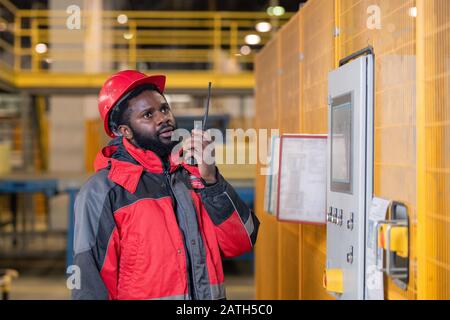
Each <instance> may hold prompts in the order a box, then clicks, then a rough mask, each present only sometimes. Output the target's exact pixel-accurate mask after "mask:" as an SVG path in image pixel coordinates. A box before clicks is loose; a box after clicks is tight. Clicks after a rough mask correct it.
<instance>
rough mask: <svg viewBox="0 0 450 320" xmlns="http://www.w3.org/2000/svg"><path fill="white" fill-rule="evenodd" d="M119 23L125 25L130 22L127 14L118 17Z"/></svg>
mask: <svg viewBox="0 0 450 320" xmlns="http://www.w3.org/2000/svg"><path fill="white" fill-rule="evenodd" d="M117 22H118V23H120V24H125V23H127V22H128V17H127V15H126V14H119V15H118V16H117Z"/></svg>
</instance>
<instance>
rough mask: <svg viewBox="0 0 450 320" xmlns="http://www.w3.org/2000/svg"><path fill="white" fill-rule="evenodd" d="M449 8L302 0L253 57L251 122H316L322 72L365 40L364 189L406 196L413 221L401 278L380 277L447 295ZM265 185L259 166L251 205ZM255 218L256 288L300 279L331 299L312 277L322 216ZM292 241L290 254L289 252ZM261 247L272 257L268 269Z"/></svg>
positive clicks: (321, 246) (390, 1)
mask: <svg viewBox="0 0 450 320" xmlns="http://www.w3.org/2000/svg"><path fill="white" fill-rule="evenodd" d="M370 6H378V8H379V9H380V11H379V12H380V16H379V18H380V25H379V26H375V27H374V26H373V25H371V24H370V21H371V20H370V18H371V14H373V13H375V12H373V13H370V10H369V13H368V8H369V7H370ZM375 8H376V7H375ZM416 8H417V16H416V15H415V14H414V13H415V12H416V11H415V10H416ZM449 16H450V2H449V1H447V0H336V1H335V2H333V1H330V0H310V1H308V3H307V4H306V5H305V6H304V7H303V8H302V9H301V10H300V12H299V13H298V14H297V15H296V16H295V17H294V18H293V20H291V21H290V22H289V23H288V24H287V25H285V27H284V28H283V29H282V30H281V32H280V33H279V34H278V35H277V36H276V37H275V40H273V41H272V42H271V43H269V45H268V46H267V47H266V48H264V49H263V50H262V52H261V53H260V54H259V55H258V57H257V61H256V70H257V72H256V73H257V79H256V83H257V85H256V109H257V122H258V123H259V126H260V127H263V128H274V127H276V126H277V125H278V127H279V128H280V129H281V132H284V133H287V132H296V131H298V132H300V133H326V132H327V101H326V99H327V76H328V72H329V71H330V70H332V69H333V68H334V67H335V66H336V61H338V60H339V59H342V58H343V57H345V56H347V55H349V54H351V53H353V52H355V51H357V50H359V49H362V48H364V47H366V46H368V45H372V46H373V47H374V50H375V118H374V121H375V129H374V130H375V141H374V142H375V145H374V148H375V150H374V151H375V154H374V161H375V163H374V165H375V170H374V193H375V195H376V196H378V197H383V198H386V199H391V200H397V201H401V202H404V203H405V204H406V205H407V207H408V210H409V214H410V222H411V231H410V255H411V259H410V282H409V286H408V288H407V290H406V291H403V290H401V289H399V288H398V287H397V286H395V285H394V284H393V283H392V282H391V281H390V280H388V281H386V290H385V291H386V298H387V299H417V298H419V299H422V298H427V299H428V298H434V299H436V298H437V299H449V298H450V249H449V245H450V197H449V196H448V195H449V194H450V103H449V101H450V24H449V23H448V17H449ZM368 22H369V24H368ZM335 24H336V26H335ZM335 27H338V30H339V37H338V38H335V37H334V36H333V30H334V28H335ZM296 33H297V34H298V36H295V34H296ZM294 38H297V40H295V39H294ZM296 54H297V55H298V58H299V61H298V62H296V61H295V55H296ZM258 69H260V70H259V71H258ZM277 72H278V77H277V76H276V74H277ZM267 75H270V76H271V77H269V79H271V81H269V80H267V77H266V78H264V76H267ZM258 79H259V80H258ZM261 89H262V90H263V91H265V93H263V92H261ZM270 89H271V92H273V93H274V94H273V96H271V97H269V96H268V95H267V92H268V90H270ZM296 100H298V105H297V107H295V101H296ZM269 105H272V106H273V105H277V107H273V108H272V109H271V108H270V107H269ZM271 110H272V112H271V113H270V112H269V111H271ZM286 111H288V112H286ZM295 118H297V119H298V122H297V123H296V122H295V120H294V119H295ZM263 192H264V178H260V177H258V178H257V201H258V202H259V203H258V204H257V205H256V206H257V208H259V209H257V210H258V211H259V213H260V214H261V213H262V203H263V196H262V195H263ZM262 220H263V221H264V223H267V225H266V226H264V227H263V230H265V231H264V232H263V236H262V239H263V240H262V242H260V243H259V244H258V246H260V247H259V248H258V251H257V252H258V254H257V255H259V257H257V266H256V268H257V270H261V269H264V272H265V274H266V275H270V276H269V278H266V277H263V276H262V271H260V272H257V290H258V294H257V296H258V297H264V298H274V297H278V298H286V299H290V298H293V297H294V296H295V292H296V291H298V297H299V298H302V299H329V298H330V296H329V295H328V294H327V293H326V292H325V290H324V289H323V288H322V273H323V269H324V268H325V258H326V228H325V227H317V226H309V225H302V226H296V225H288V224H281V223H278V222H277V221H276V219H275V218H273V217H269V216H264V217H263V219H262ZM269 239H270V240H269ZM269 241H270V243H269ZM266 245H267V246H269V247H270V250H269V252H266V249H265V248H263V247H264V246H266ZM295 250H297V257H298V260H296V259H295V257H296V255H295V253H294V254H293V255H291V256H289V253H291V252H293V251H295ZM275 251H276V252H275ZM268 257H270V258H274V259H278V261H277V263H272V262H270V268H271V270H270V271H267V270H266V268H265V267H266V266H267V265H268V263H269V262H268V259H269V258H268ZM264 264H265V265H264ZM288 273H289V274H290V276H289V275H288ZM289 280H292V282H297V283H298V285H293V284H291V283H289ZM267 281H268V282H267ZM269 283H270V284H269Z"/></svg>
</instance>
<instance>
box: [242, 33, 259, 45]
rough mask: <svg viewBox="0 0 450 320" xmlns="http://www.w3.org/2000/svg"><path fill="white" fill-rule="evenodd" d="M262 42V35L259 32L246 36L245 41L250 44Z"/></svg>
mask: <svg viewBox="0 0 450 320" xmlns="http://www.w3.org/2000/svg"><path fill="white" fill-rule="evenodd" d="M260 42H261V37H260V36H258V35H257V34H248V35H246V36H245V43H246V44H249V45H256V44H259V43H260Z"/></svg>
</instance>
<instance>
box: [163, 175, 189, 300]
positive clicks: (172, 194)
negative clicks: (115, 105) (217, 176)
mask: <svg viewBox="0 0 450 320" xmlns="http://www.w3.org/2000/svg"><path fill="white" fill-rule="evenodd" d="M164 175H165V177H166V182H167V185H168V186H169V188H168V189H169V191H170V194H171V198H172V203H173V207H174V209H175V210H177V198H176V197H175V192H174V191H173V189H172V183H171V181H170V172H169V171H168V170H167V169H164ZM178 229H180V226H178ZM187 229H188V227H187V226H186V231H188V230H187ZM180 234H182V231H181V230H180ZM184 240H185V241H186V239H184ZM185 246H186V244H185V245H184V247H185ZM185 251H186V248H185ZM189 256H190V263H189V267H190V269H191V270H188V274H187V278H188V279H187V280H188V283H190V282H191V281H190V279H189V278H190V277H189V273H192V280H193V281H195V279H194V277H195V275H194V273H193V270H192V267H193V266H192V256H191V254H190V252H189ZM186 259H188V258H187V257H186ZM188 288H189V289H190V288H192V299H193V300H196V297H197V294H196V292H195V291H196V289H195V283H191V284H190V286H188Z"/></svg>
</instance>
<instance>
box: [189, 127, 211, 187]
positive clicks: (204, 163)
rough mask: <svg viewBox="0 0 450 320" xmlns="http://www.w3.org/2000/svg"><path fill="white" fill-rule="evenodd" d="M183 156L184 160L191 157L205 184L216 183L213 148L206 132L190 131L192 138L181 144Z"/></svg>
mask: <svg viewBox="0 0 450 320" xmlns="http://www.w3.org/2000/svg"><path fill="white" fill-rule="evenodd" d="M183 154H184V158H185V159H189V158H191V157H193V158H194V159H195V160H196V161H197V164H198V170H199V171H200V175H201V177H202V179H203V180H205V182H206V183H207V184H214V183H216V182H217V178H216V172H217V169H216V163H215V148H214V143H213V141H212V139H211V136H210V134H209V133H208V132H205V131H202V130H198V129H194V130H192V136H191V137H190V138H188V139H186V140H185V141H184V142H183Z"/></svg>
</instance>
